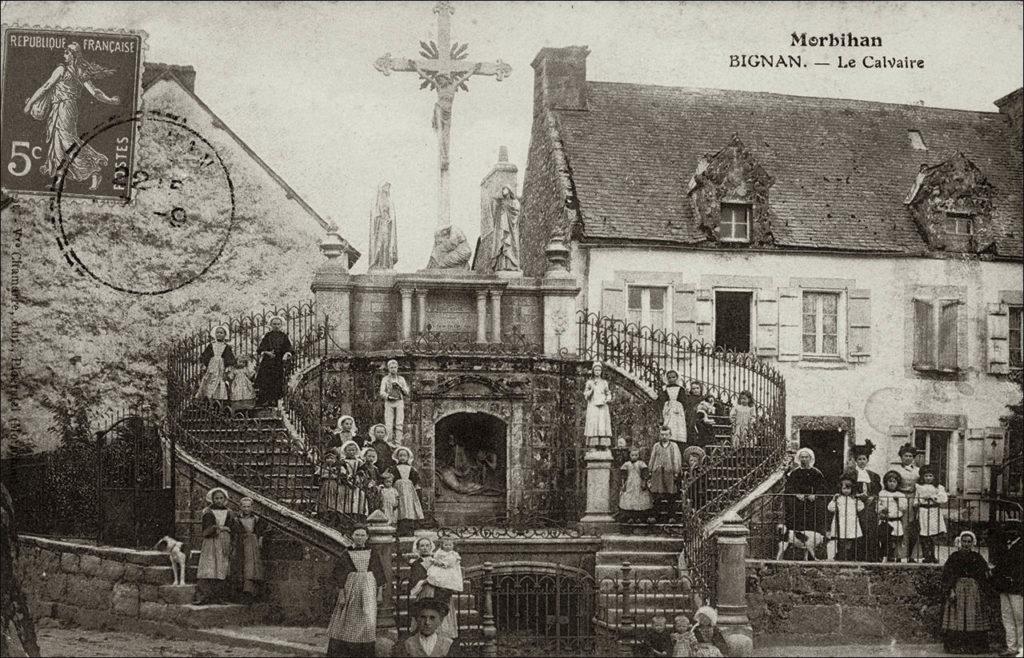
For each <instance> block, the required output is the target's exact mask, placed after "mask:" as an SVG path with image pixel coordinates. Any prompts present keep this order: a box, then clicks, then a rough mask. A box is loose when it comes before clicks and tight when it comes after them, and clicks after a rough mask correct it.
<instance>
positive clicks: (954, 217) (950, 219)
mask: <svg viewBox="0 0 1024 658" xmlns="http://www.w3.org/2000/svg"><path fill="white" fill-rule="evenodd" d="M960 222H966V225H967V232H963V231H960V230H959V228H960ZM950 225H952V227H953V230H952V231H950V230H949V229H950ZM943 228H944V230H945V231H946V234H947V235H957V236H961V237H965V238H969V237H973V236H974V213H972V212H958V211H956V210H947V211H946V218H945V222H944V223H943Z"/></svg>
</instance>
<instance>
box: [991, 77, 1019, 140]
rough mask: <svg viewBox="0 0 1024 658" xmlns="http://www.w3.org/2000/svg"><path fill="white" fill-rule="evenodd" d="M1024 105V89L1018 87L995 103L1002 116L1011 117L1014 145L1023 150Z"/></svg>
mask: <svg viewBox="0 0 1024 658" xmlns="http://www.w3.org/2000/svg"><path fill="white" fill-rule="evenodd" d="M1022 103H1024V87H1018V88H1017V90H1016V91H1011V92H1010V93H1008V94H1007V95H1005V96H1003V97H1002V98H1000V99H999V100H997V101H996V102H995V104H996V107H998V108H999V112H1000V114H1005V115H1006V116H1008V117H1010V130H1011V131H1012V132H1013V145H1014V146H1016V147H1017V148H1018V149H1020V148H1021V123H1022V122H1024V118H1022V117H1021V107H1022Z"/></svg>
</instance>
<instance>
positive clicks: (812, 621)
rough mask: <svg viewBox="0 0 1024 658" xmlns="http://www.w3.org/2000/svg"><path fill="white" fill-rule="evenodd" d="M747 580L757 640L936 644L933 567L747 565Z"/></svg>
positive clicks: (938, 611)
mask: <svg viewBox="0 0 1024 658" xmlns="http://www.w3.org/2000/svg"><path fill="white" fill-rule="evenodd" d="M747 579H748V584H747V606H748V614H749V616H750V623H751V625H752V626H753V628H754V632H755V634H757V635H762V636H763V635H786V636H803V637H805V638H807V639H809V640H812V639H813V640H828V641H833V640H834V641H841V640H844V639H862V638H885V639H895V640H897V641H904V642H905V641H935V640H936V639H937V638H939V637H940V623H941V618H942V603H943V597H942V568H941V567H940V566H937V565H925V564H889V563H886V564H861V563H853V562H790V561H776V560H747ZM995 605H996V606H998V600H996V601H995ZM994 610H995V613H996V617H995V618H993V621H994V627H995V629H994V631H995V632H996V633H998V632H1001V626H1000V624H999V621H998V607H996V608H994ZM993 639H996V638H995V637H994V636H993Z"/></svg>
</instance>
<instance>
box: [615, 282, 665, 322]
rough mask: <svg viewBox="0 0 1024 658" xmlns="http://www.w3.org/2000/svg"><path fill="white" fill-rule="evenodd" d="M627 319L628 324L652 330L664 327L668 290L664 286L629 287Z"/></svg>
mask: <svg viewBox="0 0 1024 658" xmlns="http://www.w3.org/2000/svg"><path fill="white" fill-rule="evenodd" d="M627 297H628V299H627V302H628V303H627V308H626V312H627V317H628V319H629V321H630V322H634V323H636V324H638V325H640V326H645V327H650V328H652V329H662V330H664V329H665V327H666V320H667V318H669V317H670V315H669V313H668V308H667V306H668V288H666V287H664V286H629V289H628V295H627Z"/></svg>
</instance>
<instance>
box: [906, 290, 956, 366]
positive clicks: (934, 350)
mask: <svg viewBox="0 0 1024 658" xmlns="http://www.w3.org/2000/svg"><path fill="white" fill-rule="evenodd" d="M917 302H924V303H927V304H928V305H930V306H931V313H930V321H931V345H930V351H931V354H930V357H931V360H930V361H929V362H926V363H922V362H919V361H918V326H917V307H916V304H917ZM949 306H954V307H956V309H957V310H956V317H955V321H954V323H953V337H952V345H953V349H954V351H955V356H956V358H955V363H954V365H953V367H952V368H944V367H941V366H940V364H941V362H942V346H943V345H944V344H946V342H947V341H948V340H949V338H948V337H946V341H944V340H943V334H942V310H943V309H944V308H947V307H949ZM961 306H965V304H964V302H963V300H961V299H959V298H955V297H913V298H912V299H911V322H912V329H913V331H912V334H911V337H912V344H911V350H910V351H911V354H910V357H911V358H910V361H911V366H912V367H913V369H914V370H917V371H918V372H939V373H952V374H957V373H960V372H961V371H963V367H962V366H961V364H962V363H963V362H964V359H965V358H966V356H967V355H966V354H964V352H965V350H964V349H961V348H962V347H964V346H962V345H961V344H960V324H961V323H962V322H963V321H964V317H963V315H962V314H961V312H960V307H961Z"/></svg>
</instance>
